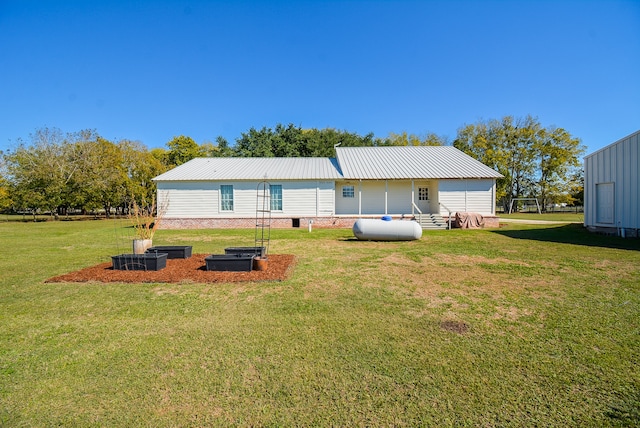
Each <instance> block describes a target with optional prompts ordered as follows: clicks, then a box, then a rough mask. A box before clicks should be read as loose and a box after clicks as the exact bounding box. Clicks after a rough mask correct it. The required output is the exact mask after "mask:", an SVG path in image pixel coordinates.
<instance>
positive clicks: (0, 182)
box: [0, 150, 12, 211]
mask: <svg viewBox="0 0 640 428" xmlns="http://www.w3.org/2000/svg"><path fill="white" fill-rule="evenodd" d="M5 165H6V162H5V159H4V153H3V152H2V150H0V211H4V210H6V209H7V208H10V207H11V203H12V201H11V197H10V183H9V181H8V180H7V178H6V177H7V173H6V167H5Z"/></svg>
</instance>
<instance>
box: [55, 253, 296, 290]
mask: <svg viewBox="0 0 640 428" xmlns="http://www.w3.org/2000/svg"><path fill="white" fill-rule="evenodd" d="M208 255H209V254H194V255H192V256H191V257H189V258H188V259H170V260H167V267H165V268H164V269H162V270H159V271H139V270H137V271H136V270H115V269H113V266H112V265H111V262H108V263H101V264H99V265H96V266H91V267H88V268H85V269H81V270H79V271H76V272H70V273H67V274H65V275H59V276H56V277H53V278H49V279H47V280H46V281H45V282H91V281H95V282H132V283H140V282H167V283H180V282H196V283H211V282H247V281H283V280H285V279H287V277H288V276H289V274H290V273H291V270H292V268H293V266H294V265H295V256H293V255H290V254H273V255H271V254H270V255H269V258H268V261H267V269H265V270H262V271H258V270H252V271H250V272H223V271H207V270H206V262H205V260H204V258H205V257H207V256H208Z"/></svg>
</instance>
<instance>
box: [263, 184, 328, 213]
mask: <svg viewBox="0 0 640 428" xmlns="http://www.w3.org/2000/svg"><path fill="white" fill-rule="evenodd" d="M271 184H281V185H282V211H281V212H278V211H274V212H272V213H271V214H272V216H276V217H277V216H279V215H282V216H285V217H316V216H318V215H333V182H330V181H308V182H304V181H301V182H273V183H271Z"/></svg>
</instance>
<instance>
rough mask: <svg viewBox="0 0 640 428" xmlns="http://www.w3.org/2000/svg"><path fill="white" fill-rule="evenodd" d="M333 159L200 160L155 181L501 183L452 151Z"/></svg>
mask: <svg viewBox="0 0 640 428" xmlns="http://www.w3.org/2000/svg"><path fill="white" fill-rule="evenodd" d="M336 154H337V157H336V158H335V159H334V158H236V157H230V158H196V159H192V160H190V161H189V162H186V163H184V164H182V165H180V166H178V167H176V168H174V169H172V170H170V171H167V172H165V173H164V174H161V175H159V176H157V177H156V178H154V180H155V181H202V180H206V181H212V180H265V179H266V180H340V179H352V180H386V179H395V180H399V179H447V178H450V179H457V178H500V177H502V175H501V174H499V173H497V172H496V171H494V170H493V169H491V168H489V167H488V166H486V165H484V164H483V163H481V162H479V161H477V160H475V159H474V158H472V157H471V156H468V155H466V154H465V153H463V152H461V151H460V150H458V149H456V148H455V147H452V146H390V147H386V146H385V147H336Z"/></svg>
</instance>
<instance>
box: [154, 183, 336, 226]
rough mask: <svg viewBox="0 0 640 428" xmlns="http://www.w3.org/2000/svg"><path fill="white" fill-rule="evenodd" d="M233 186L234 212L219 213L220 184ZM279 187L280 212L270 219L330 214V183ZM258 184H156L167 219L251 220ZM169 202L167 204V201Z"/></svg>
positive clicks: (254, 212) (293, 184) (331, 200)
mask: <svg viewBox="0 0 640 428" xmlns="http://www.w3.org/2000/svg"><path fill="white" fill-rule="evenodd" d="M221 184H224V185H231V186H233V211H221V210H220V185H221ZM270 184H272V185H281V186H282V211H273V212H272V216H273V217H288V218H291V217H316V216H318V215H333V198H334V189H333V182H331V181H299V182H298V181H278V182H270ZM257 186H258V183H256V182H251V181H225V182H201V181H196V182H175V181H172V182H158V206H159V207H163V206H166V209H165V213H164V216H165V217H166V218H225V217H235V218H253V217H255V215H256V203H257ZM167 201H169V202H167Z"/></svg>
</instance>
